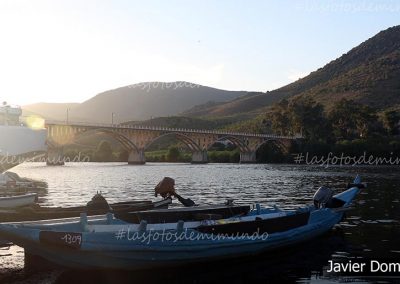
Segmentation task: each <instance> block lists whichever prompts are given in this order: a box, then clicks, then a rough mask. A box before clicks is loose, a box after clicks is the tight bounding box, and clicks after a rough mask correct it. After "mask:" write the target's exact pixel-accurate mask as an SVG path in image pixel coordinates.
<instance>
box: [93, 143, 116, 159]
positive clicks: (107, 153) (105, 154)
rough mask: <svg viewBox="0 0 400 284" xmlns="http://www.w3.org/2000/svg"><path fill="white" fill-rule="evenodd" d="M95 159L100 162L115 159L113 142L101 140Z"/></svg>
mask: <svg viewBox="0 0 400 284" xmlns="http://www.w3.org/2000/svg"><path fill="white" fill-rule="evenodd" d="M95 160H96V161H99V162H110V161H112V160H113V151H112V147H111V144H110V143H109V142H107V141H105V140H103V141H101V142H100V143H99V145H98V147H97V150H96V152H95Z"/></svg>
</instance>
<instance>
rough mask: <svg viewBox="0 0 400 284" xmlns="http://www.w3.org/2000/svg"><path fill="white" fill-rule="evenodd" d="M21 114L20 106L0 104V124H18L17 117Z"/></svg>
mask: <svg viewBox="0 0 400 284" xmlns="http://www.w3.org/2000/svg"><path fill="white" fill-rule="evenodd" d="M21 115H22V109H21V108H20V107H12V106H10V105H7V104H3V105H2V106H0V125H20V121H19V117H20V116H21Z"/></svg>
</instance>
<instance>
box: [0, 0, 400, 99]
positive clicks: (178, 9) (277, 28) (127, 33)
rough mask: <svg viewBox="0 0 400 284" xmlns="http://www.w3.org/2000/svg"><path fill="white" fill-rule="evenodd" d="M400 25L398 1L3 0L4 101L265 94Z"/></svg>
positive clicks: (0, 57)
mask: <svg viewBox="0 0 400 284" xmlns="http://www.w3.org/2000/svg"><path fill="white" fill-rule="evenodd" d="M398 24H400V1H396V0H393V1H384V0H377V1H362V0H360V1H341V0H338V1H315V0H298V1H294V0H293V1H288V0H283V1H261V0H260V1H257V0H252V1H235V0H214V1H210V0H197V1H191V0H185V1H183V0H182V1H179V0H169V1H164V0H159V1H156V0H146V1H144V0H143V1H123V0H109V1H105V0H96V1H91V0H79V1H75V0H66V1H63V0H52V1H45V0H34V1H32V0H10V1H8V0H0V100H1V101H7V102H9V103H11V104H15V105H25V104H30V103H35V102H83V101H85V100H87V99H89V98H91V97H93V96H94V95H96V94H98V93H100V92H103V91H106V90H109V89H114V88H117V87H121V86H126V85H131V84H135V83H140V82H148V81H189V82H193V83H197V84H201V85H207V86H212V87H216V88H220V89H226V90H246V91H262V92H265V91H268V90H273V89H276V88H278V87H281V86H284V85H286V84H288V83H290V82H293V81H295V80H297V79H298V78H300V77H304V76H306V75H307V74H309V73H310V72H311V71H314V70H316V69H318V68H320V67H322V66H324V65H325V64H327V63H328V62H329V61H331V60H333V59H335V58H337V57H339V56H341V55H342V54H343V53H346V52H347V51H349V50H350V49H351V48H353V47H355V46H356V45H358V44H360V43H361V42H363V41H365V40H366V39H368V38H370V37H372V36H374V35H375V34H376V33H378V32H379V31H381V30H384V29H387V28H389V27H391V26H395V25H398Z"/></svg>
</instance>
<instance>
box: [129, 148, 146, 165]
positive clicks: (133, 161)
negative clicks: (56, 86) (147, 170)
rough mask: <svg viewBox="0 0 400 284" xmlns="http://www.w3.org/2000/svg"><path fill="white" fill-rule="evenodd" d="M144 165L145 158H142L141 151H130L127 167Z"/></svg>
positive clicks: (142, 153) (142, 152)
mask: <svg viewBox="0 0 400 284" xmlns="http://www.w3.org/2000/svg"><path fill="white" fill-rule="evenodd" d="M145 163H146V158H145V156H144V151H143V150H138V151H136V150H132V151H130V152H129V156H128V164H129V165H144V164H145Z"/></svg>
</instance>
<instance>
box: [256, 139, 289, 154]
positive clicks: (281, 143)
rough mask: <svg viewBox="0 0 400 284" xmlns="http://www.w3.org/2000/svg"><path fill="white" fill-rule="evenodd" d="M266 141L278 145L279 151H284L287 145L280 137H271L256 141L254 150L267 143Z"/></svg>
mask: <svg viewBox="0 0 400 284" xmlns="http://www.w3.org/2000/svg"><path fill="white" fill-rule="evenodd" d="M267 143H273V144H274V145H275V146H276V147H278V148H279V149H280V150H281V151H285V150H287V147H288V146H287V145H286V144H285V141H282V140H280V139H275V138H271V139H266V140H264V141H263V142H261V143H258V144H257V146H256V147H255V152H257V151H258V150H259V149H260V148H261V147H262V146H263V145H265V144H267Z"/></svg>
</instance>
